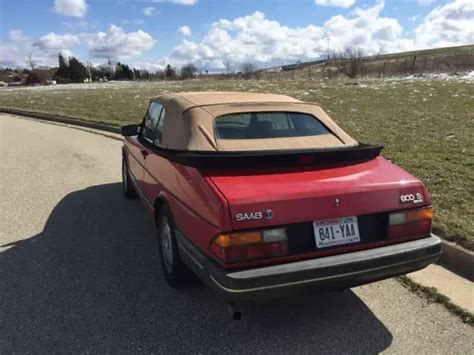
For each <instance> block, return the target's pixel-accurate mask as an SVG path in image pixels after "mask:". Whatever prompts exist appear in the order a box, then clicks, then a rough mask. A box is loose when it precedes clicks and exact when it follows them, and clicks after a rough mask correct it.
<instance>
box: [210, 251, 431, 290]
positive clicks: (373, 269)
mask: <svg viewBox="0 0 474 355" xmlns="http://www.w3.org/2000/svg"><path fill="white" fill-rule="evenodd" d="M433 257H434V256H433V255H428V256H424V257H422V258H418V259H412V260H409V261H403V262H399V263H395V264H390V265H384V266H379V267H375V268H371V269H364V270H360V271H354V272H348V273H344V274H337V275H331V276H323V277H318V278H315V279H309V280H301V281H294V282H287V283H282V284H277V285H270V286H262V287H254V288H247V289H231V288H228V287H225V286H223V285H222V284H220V283H219V282H218V281H217V280H216V279H215V278H214V277H213V276H210V278H211V280H212V281H214V283H215V284H216V286H217V287H219V288H220V289H222V290H224V291H226V292H230V293H235V294H238V293H246V292H254V291H263V290H271V289H275V288H282V287H288V286H295V285H304V284H308V283H312V282H316V281H324V280H328V279H337V278H340V277H345V276H353V275H358V274H363V273H366V272H371V271H378V270H383V269H388V268H392V267H396V266H400V265H403V264H409V263H412V262H416V261H422V260H425V259H426V260H429V259H433Z"/></svg>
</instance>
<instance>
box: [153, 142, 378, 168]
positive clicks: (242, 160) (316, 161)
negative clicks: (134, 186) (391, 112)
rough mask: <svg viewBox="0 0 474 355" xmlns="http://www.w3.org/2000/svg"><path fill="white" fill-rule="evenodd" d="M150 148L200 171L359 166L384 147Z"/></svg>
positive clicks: (376, 154) (374, 156)
mask: <svg viewBox="0 0 474 355" xmlns="http://www.w3.org/2000/svg"><path fill="white" fill-rule="evenodd" d="M151 149H152V150H154V151H155V152H156V153H157V154H158V155H161V156H163V157H165V158H166V159H169V160H171V161H175V162H177V163H180V164H183V165H188V166H193V167H197V168H217V169H221V168H222V169H226V168H232V169H239V168H247V169H248V168H251V169H255V168H258V169H262V168H268V169H271V168H276V167H291V166H305V165H306V166H307V165H335V164H351V163H358V162H362V161H367V160H372V159H374V158H376V157H377V156H379V155H380V151H381V150H382V149H383V146H377V145H370V144H362V143H361V144H359V145H357V146H354V147H343V148H331V149H304V150H302V149H299V150H265V151H263V150H262V151H236V152H209V151H182V150H174V149H165V148H158V147H156V146H154V147H152V148H151Z"/></svg>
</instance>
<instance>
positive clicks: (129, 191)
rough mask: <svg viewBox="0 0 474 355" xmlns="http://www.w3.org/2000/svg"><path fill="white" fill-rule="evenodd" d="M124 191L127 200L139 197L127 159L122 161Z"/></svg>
mask: <svg viewBox="0 0 474 355" xmlns="http://www.w3.org/2000/svg"><path fill="white" fill-rule="evenodd" d="M122 191H123V194H124V195H125V197H126V198H137V197H138V194H137V191H136V190H135V187H134V186H133V183H132V181H131V180H130V173H129V171H128V164H127V162H126V160H125V159H122Z"/></svg>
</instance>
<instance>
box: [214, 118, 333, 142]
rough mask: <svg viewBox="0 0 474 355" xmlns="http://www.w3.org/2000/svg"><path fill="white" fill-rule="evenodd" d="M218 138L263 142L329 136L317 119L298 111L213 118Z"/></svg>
mask: <svg viewBox="0 0 474 355" xmlns="http://www.w3.org/2000/svg"><path fill="white" fill-rule="evenodd" d="M215 133H216V138H218V139H265V138H288V137H305V136H319V135H322V134H328V133H331V132H330V131H329V130H328V129H327V128H326V127H325V126H324V125H323V124H322V123H321V122H319V120H318V119H317V118H315V117H314V116H311V115H308V114H306V113H298V112H246V113H232V114H228V115H223V116H219V117H217V118H216V119H215Z"/></svg>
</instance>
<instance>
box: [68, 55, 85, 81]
mask: <svg viewBox="0 0 474 355" xmlns="http://www.w3.org/2000/svg"><path fill="white" fill-rule="evenodd" d="M69 72H70V77H69V78H70V79H71V81H72V82H73V83H83V82H84V80H85V79H87V78H88V75H87V68H86V67H85V66H84V64H82V63H81V62H80V61H79V60H78V59H77V58H75V57H70V58H69Z"/></svg>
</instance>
